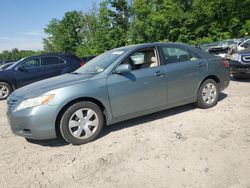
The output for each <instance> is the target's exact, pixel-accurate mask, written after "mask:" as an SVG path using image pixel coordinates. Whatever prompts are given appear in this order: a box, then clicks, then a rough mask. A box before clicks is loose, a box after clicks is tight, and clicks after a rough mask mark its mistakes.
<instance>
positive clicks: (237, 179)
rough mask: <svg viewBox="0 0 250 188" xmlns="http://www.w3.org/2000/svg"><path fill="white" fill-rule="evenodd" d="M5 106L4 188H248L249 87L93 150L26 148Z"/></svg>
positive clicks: (0, 110)
mask: <svg viewBox="0 0 250 188" xmlns="http://www.w3.org/2000/svg"><path fill="white" fill-rule="evenodd" d="M5 111H6V102H5V101H4V102H0V154H1V155H0V186H1V187H4V188H5V187H18V188H19V187H25V188H26V187H84V188H85V187H86V188H89V187H121V188H123V187H124V188H129V187H136V188H137V187H143V188H147V187H157V188H158V187H159V188H161V187H192V188H194V187H211V188H217V187H218V188H224V187H225V188H228V187H233V188H236V187H246V188H250V81H241V82H239V81H232V82H231V84H230V87H229V88H228V89H227V90H226V91H224V93H223V94H221V96H220V102H219V103H218V105H217V106H216V107H214V108H212V109H208V110H201V109H198V108H196V107H195V106H194V105H186V106H182V107H178V108H174V109H171V110H166V111H163V112H160V113H156V114H152V115H148V116H144V117H141V118H137V119H134V120H130V121H127V122H123V123H119V124H116V125H113V126H111V127H108V128H106V129H105V131H104V133H103V134H102V136H101V138H99V139H98V140H96V141H95V142H92V143H89V144H86V145H82V146H72V145H68V144H67V143H65V142H63V141H62V140H51V141H37V142H34V143H29V142H27V141H26V140H25V139H24V138H21V137H17V136H14V135H13V134H12V133H11V131H10V127H9V125H8V123H7V121H6V118H5Z"/></svg>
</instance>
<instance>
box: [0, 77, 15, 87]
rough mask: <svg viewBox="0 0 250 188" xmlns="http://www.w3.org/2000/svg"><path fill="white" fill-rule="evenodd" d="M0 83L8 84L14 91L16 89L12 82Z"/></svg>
mask: <svg viewBox="0 0 250 188" xmlns="http://www.w3.org/2000/svg"><path fill="white" fill-rule="evenodd" d="M0 82H4V83H6V84H8V85H9V86H10V87H11V89H12V90H14V89H15V86H14V85H13V84H12V83H11V82H9V81H7V80H4V79H0Z"/></svg>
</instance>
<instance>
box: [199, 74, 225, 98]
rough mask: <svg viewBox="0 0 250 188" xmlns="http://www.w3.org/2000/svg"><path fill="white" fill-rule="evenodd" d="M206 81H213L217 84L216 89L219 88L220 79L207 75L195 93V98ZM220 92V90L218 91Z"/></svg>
mask: <svg viewBox="0 0 250 188" xmlns="http://www.w3.org/2000/svg"><path fill="white" fill-rule="evenodd" d="M208 79H212V80H214V81H215V82H216V83H217V84H218V87H219V88H220V79H219V78H218V76H215V75H209V76H207V77H205V78H204V79H203V80H202V81H201V82H200V85H199V88H198V90H197V92H196V98H197V97H198V93H199V90H200V88H201V85H202V84H203V82H205V81H206V80H208ZM219 90H220V89H219Z"/></svg>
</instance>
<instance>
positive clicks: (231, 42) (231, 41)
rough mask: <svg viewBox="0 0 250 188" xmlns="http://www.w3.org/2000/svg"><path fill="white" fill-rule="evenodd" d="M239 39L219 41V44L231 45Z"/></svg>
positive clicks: (235, 43)
mask: <svg viewBox="0 0 250 188" xmlns="http://www.w3.org/2000/svg"><path fill="white" fill-rule="evenodd" d="M238 42H239V41H236V40H228V41H223V42H221V43H220V46H233V45H237V44H238Z"/></svg>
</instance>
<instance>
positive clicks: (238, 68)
mask: <svg viewBox="0 0 250 188" xmlns="http://www.w3.org/2000/svg"><path fill="white" fill-rule="evenodd" d="M230 71H231V73H232V74H250V64H242V63H240V62H237V61H232V60H231V61H230Z"/></svg>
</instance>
